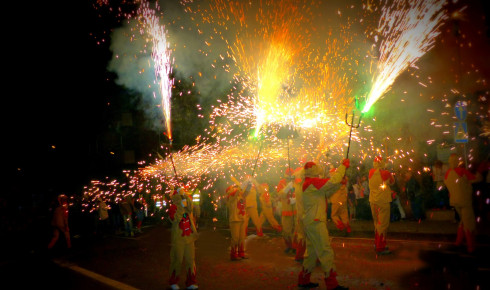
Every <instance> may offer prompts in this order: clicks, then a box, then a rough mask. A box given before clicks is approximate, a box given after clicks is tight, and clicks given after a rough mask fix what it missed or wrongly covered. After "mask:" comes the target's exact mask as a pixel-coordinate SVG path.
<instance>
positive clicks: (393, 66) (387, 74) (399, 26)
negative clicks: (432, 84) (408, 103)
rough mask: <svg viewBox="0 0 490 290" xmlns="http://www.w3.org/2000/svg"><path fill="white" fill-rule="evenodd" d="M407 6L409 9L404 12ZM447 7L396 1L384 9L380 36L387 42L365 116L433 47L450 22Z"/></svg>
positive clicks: (439, 0) (420, 0)
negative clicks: (403, 73)
mask: <svg viewBox="0 0 490 290" xmlns="http://www.w3.org/2000/svg"><path fill="white" fill-rule="evenodd" d="M405 3H407V4H408V5H410V7H408V8H405V7H404V6H405V5H406V4H405ZM445 3H446V1H445V0H436V1H424V0H418V1H417V2H415V3H413V1H409V2H406V1H402V0H396V1H394V2H393V3H392V4H391V5H390V6H384V7H383V9H382V11H383V12H382V15H381V19H380V21H379V27H378V32H379V33H381V34H382V36H383V38H384V39H383V41H382V42H381V46H380V57H379V62H378V65H377V70H376V77H375V80H374V83H373V86H372V88H371V91H370V92H369V94H368V96H367V99H366V104H365V106H364V108H363V112H367V111H369V109H370V108H371V106H372V105H373V104H374V103H375V102H376V101H377V100H378V99H379V98H381V97H382V96H383V94H384V93H385V92H386V90H388V89H389V88H390V87H391V85H392V84H393V82H394V81H395V79H396V78H397V77H398V76H399V75H400V74H401V73H402V72H403V71H404V70H405V69H406V68H408V67H409V66H411V65H414V64H415V63H416V62H417V61H418V60H419V59H420V57H422V56H423V55H424V54H425V53H426V52H427V51H429V50H430V49H431V48H432V47H433V46H434V43H435V39H436V37H437V36H438V35H439V33H440V31H439V28H440V27H441V25H442V24H443V23H444V21H445V20H447V19H448V15H447V14H446V13H445V12H444V10H443V6H444V4H445Z"/></svg>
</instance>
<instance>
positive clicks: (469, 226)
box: [444, 153, 482, 253]
mask: <svg viewBox="0 0 490 290" xmlns="http://www.w3.org/2000/svg"><path fill="white" fill-rule="evenodd" d="M459 165H460V157H459V155H457V154H455V153H453V154H451V155H450V156H449V169H448V170H447V172H446V174H445V176H444V184H445V185H446V187H447V189H448V190H449V205H451V206H453V207H454V209H455V210H456V212H457V213H458V215H459V216H460V222H459V226H458V232H457V235H456V242H455V245H456V246H460V245H461V244H462V243H463V241H464V239H465V238H466V246H467V250H468V252H469V253H472V252H473V251H474V250H475V230H476V221H475V213H474V211H473V188H472V185H471V184H472V183H475V182H479V181H480V180H481V179H482V176H481V175H480V174H479V173H477V176H475V175H473V174H472V173H471V172H470V171H468V170H467V169H466V168H464V167H461V166H459Z"/></svg>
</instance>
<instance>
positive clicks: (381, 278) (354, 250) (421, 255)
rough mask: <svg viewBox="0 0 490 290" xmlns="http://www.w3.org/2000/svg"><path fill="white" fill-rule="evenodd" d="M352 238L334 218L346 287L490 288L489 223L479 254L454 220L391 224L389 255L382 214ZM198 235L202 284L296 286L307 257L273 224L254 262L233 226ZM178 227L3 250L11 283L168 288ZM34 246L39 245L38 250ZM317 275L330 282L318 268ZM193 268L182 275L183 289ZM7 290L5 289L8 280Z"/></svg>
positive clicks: (208, 225)
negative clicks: (234, 238) (237, 251)
mask: <svg viewBox="0 0 490 290" xmlns="http://www.w3.org/2000/svg"><path fill="white" fill-rule="evenodd" d="M351 225H352V233H351V234H350V235H349V236H348V237H344V236H343V235H342V234H341V233H339V232H338V231H337V230H336V229H335V227H334V225H333V223H332V222H329V223H328V227H329V232H330V236H331V244H332V247H333V249H334V252H335V264H336V267H337V272H338V277H337V278H338V280H339V282H340V283H341V285H344V286H347V287H349V288H350V289H489V287H490V284H489V282H488V280H489V279H487V277H488V274H490V272H489V271H490V263H489V262H488V261H487V258H486V257H490V255H489V254H490V243H489V237H490V235H489V233H488V227H487V226H484V225H481V224H479V228H478V232H479V236H478V239H477V242H478V243H477V252H476V253H475V254H472V255H469V254H466V252H465V250H464V249H455V248H454V247H453V246H452V241H453V240H454V238H455V233H456V228H457V224H456V223H454V222H452V221H431V220H425V221H420V222H419V221H397V222H392V223H391V224H390V228H389V234H388V245H389V247H390V250H392V251H393V253H392V254H391V255H388V256H376V254H375V253H374V250H373V224H372V221H365V220H354V221H352V223H351ZM199 233H200V234H199V239H198V240H197V241H196V264H197V281H198V284H199V286H200V289H233V290H238V289H296V288H297V287H296V283H297V275H298V273H299V271H300V270H301V264H300V263H298V262H296V261H294V255H293V254H292V253H284V248H285V245H284V242H283V240H282V238H281V236H280V234H278V233H276V232H274V231H273V230H272V229H269V228H265V237H262V238H260V237H257V236H256V235H255V234H254V233H253V231H252V229H251V228H250V231H249V235H248V237H247V241H246V247H247V252H248V254H249V256H250V258H249V259H246V260H241V261H230V260H229V236H230V234H229V231H228V230H227V227H226V224H221V223H220V222H217V223H213V222H211V221H207V222H205V223H203V224H202V225H201V226H200V228H199ZM169 241H170V231H169V228H168V226H167V225H165V224H146V225H145V227H144V228H143V233H141V234H137V235H135V236H134V237H125V236H124V235H108V236H106V237H97V236H94V235H85V236H76V237H74V238H73V241H72V242H73V247H72V249H70V250H67V249H65V248H64V245H63V243H59V245H57V247H55V249H53V250H52V251H47V250H45V249H44V248H43V247H32V243H29V241H25V240H24V243H20V244H18V245H10V249H9V248H8V247H7V248H6V247H3V248H4V251H5V255H3V258H2V260H1V264H0V273H2V276H4V278H5V279H3V282H4V284H3V285H12V286H7V287H6V288H4V289H29V288H34V287H35V288H43V287H46V288H48V289H150V290H151V289H167V287H168V284H167V280H168V276H169V273H168V266H169V263H170V260H169V251H170V245H169ZM26 245H30V246H31V247H28V246H26ZM312 280H313V282H317V283H319V284H320V289H325V284H324V282H323V273H322V272H321V269H320V268H319V267H318V268H317V269H316V270H315V272H314V273H313V275H312ZM184 281H185V274H184V272H182V273H181V283H180V286H181V288H184ZM2 288H3V287H2Z"/></svg>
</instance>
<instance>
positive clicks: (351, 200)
mask: <svg viewBox="0 0 490 290" xmlns="http://www.w3.org/2000/svg"><path fill="white" fill-rule="evenodd" d="M347 202H348V206H349V220H350V221H352V220H355V219H356V207H357V199H356V194H355V193H354V191H353V190H349V193H348V194H347Z"/></svg>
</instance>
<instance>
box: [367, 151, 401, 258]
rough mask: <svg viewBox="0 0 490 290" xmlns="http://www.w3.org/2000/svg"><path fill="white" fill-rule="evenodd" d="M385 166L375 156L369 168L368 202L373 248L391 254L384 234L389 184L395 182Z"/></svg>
mask: <svg viewBox="0 0 490 290" xmlns="http://www.w3.org/2000/svg"><path fill="white" fill-rule="evenodd" d="M383 168H385V163H384V161H383V158H382V157H380V156H376V157H375V158H374V161H373V168H372V169H371V170H369V192H370V193H369V203H370V204H371V213H372V215H373V222H374V250H375V252H376V254H378V255H387V254H391V252H390V250H389V249H388V247H386V234H387V233H388V227H389V225H390V202H391V201H392V193H391V188H390V185H393V184H394V183H395V179H394V177H393V175H391V173H390V172H389V171H388V170H385V169H383Z"/></svg>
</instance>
